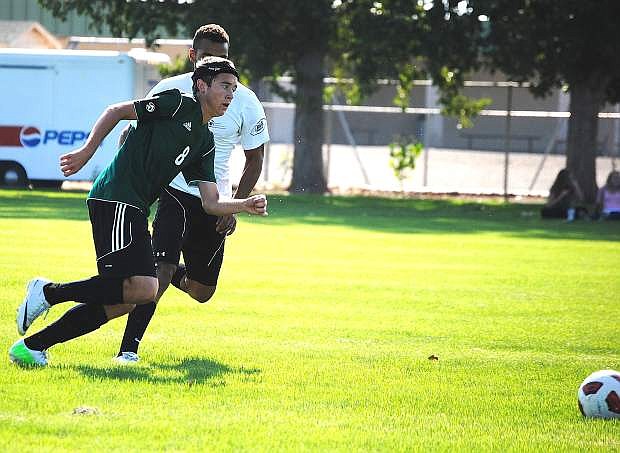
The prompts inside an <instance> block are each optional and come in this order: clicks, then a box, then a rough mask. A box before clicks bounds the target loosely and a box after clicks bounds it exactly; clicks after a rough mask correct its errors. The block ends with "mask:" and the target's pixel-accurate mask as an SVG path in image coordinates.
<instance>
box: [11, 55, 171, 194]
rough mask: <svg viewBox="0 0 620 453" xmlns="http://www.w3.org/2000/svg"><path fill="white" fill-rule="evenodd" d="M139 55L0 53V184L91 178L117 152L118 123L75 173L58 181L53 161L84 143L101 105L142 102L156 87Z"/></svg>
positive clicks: (151, 72) (149, 64)
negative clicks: (133, 100) (0, 87)
mask: <svg viewBox="0 0 620 453" xmlns="http://www.w3.org/2000/svg"><path fill="white" fill-rule="evenodd" d="M151 54H152V53H151ZM139 55H140V57H139V58H134V57H133V56H131V52H130V53H129V54H127V53H120V52H108V51H75V50H39V49H36V50H35V49H0V86H2V88H3V93H4V94H3V96H2V97H3V99H2V103H1V106H0V185H4V186H22V187H23V186H25V185H27V184H28V183H31V184H33V185H34V186H56V187H60V185H61V184H62V182H63V181H65V180H74V181H87V180H91V181H92V180H94V178H95V177H96V176H97V175H98V174H99V173H100V172H101V170H103V168H105V166H106V165H107V164H108V163H109V162H110V160H111V159H112V158H113V156H114V154H115V153H116V151H117V149H118V147H117V141H118V134H119V132H120V130H121V129H122V127H123V124H122V123H121V124H120V125H118V126H117V127H116V128H115V129H114V130H113V131H112V132H111V133H110V135H108V137H107V138H106V139H105V140H104V141H103V143H102V145H101V147H100V149H99V150H97V152H96V153H95V155H94V156H93V158H92V159H91V160H90V162H89V163H88V164H87V165H86V166H85V167H84V168H83V169H82V170H80V171H79V172H77V173H76V174H75V175H72V176H70V177H69V178H65V177H64V176H63V175H62V173H61V171H60V167H59V165H58V163H59V156H60V155H62V154H64V153H66V152H68V151H70V150H72V149H74V148H77V147H79V146H80V145H82V144H83V143H84V140H85V139H86V138H87V137H88V134H89V133H90V130H91V128H92V126H93V124H94V123H95V121H96V120H97V118H98V116H99V115H100V114H101V112H102V111H103V110H104V109H105V107H106V106H108V105H109V104H113V103H115V102H121V101H127V100H130V99H135V98H140V97H144V95H145V93H146V92H147V91H148V89H149V88H150V86H152V85H153V84H154V83H155V82H157V79H158V72H157V68H156V66H155V65H154V64H152V60H153V59H152V60H151V61H149V59H148V58H146V56H147V55H148V53H142V52H140V53H139ZM157 55H159V56H161V55H162V54H157ZM154 60H158V61H159V62H161V61H162V58H161V57H160V58H154ZM149 85H150V86H149Z"/></svg>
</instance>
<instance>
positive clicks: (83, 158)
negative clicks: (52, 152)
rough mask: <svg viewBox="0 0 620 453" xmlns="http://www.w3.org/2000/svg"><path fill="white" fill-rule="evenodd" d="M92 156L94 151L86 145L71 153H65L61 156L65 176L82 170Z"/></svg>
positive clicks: (61, 165)
mask: <svg viewBox="0 0 620 453" xmlns="http://www.w3.org/2000/svg"><path fill="white" fill-rule="evenodd" d="M91 157H92V153H90V152H89V151H88V150H87V149H86V148H85V147H84V146H82V147H81V148H78V149H76V150H74V151H71V152H70V153H67V154H63V155H62V156H60V171H62V174H63V175H65V176H71V175H73V174H75V173H77V172H78V171H80V169H81V168H82V167H83V166H84V165H86V162H88V161H89V159H90V158H91Z"/></svg>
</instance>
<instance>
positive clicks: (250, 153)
mask: <svg viewBox="0 0 620 453" xmlns="http://www.w3.org/2000/svg"><path fill="white" fill-rule="evenodd" d="M264 152H265V146H264V145H260V146H259V147H257V148H253V149H248V150H245V165H244V167H243V174H242V175H241V179H240V180H239V185H238V187H237V191H236V192H235V198H247V197H248V196H249V195H250V193H251V192H252V190H253V189H254V186H255V185H256V182H257V181H258V178H259V176H260V174H261V171H262V170H263V156H264ZM236 226H237V219H236V218H235V216H234V215H230V216H221V217H218V219H217V222H216V224H215V230H216V231H217V232H218V233H220V234H224V233H225V234H227V235H231V234H233V233H234V231H235V228H236Z"/></svg>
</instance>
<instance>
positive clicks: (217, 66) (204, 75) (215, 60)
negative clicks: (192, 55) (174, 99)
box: [192, 57, 239, 96]
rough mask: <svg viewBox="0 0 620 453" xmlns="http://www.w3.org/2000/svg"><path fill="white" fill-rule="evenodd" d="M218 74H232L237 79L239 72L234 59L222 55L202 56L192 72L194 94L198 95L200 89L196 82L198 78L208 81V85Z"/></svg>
mask: <svg viewBox="0 0 620 453" xmlns="http://www.w3.org/2000/svg"><path fill="white" fill-rule="evenodd" d="M218 74H232V75H234V76H235V77H236V78H237V79H238V78H239V73H238V72H237V69H236V68H235V65H234V64H233V62H232V61H230V60H227V59H226V58H221V57H204V58H201V59H200V60H199V61H198V62H197V63H196V68H195V69H194V73H193V74H192V91H193V92H194V96H196V93H197V91H198V85H197V83H196V81H197V80H198V79H200V80H202V81H204V82H206V84H207V85H208V86H211V82H213V79H214V78H215V77H216V76H217V75H218Z"/></svg>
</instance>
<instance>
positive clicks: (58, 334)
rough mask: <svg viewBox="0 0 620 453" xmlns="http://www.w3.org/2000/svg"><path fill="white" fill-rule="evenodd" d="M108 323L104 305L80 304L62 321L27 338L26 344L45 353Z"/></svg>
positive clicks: (66, 314) (68, 312) (62, 318)
mask: <svg viewBox="0 0 620 453" xmlns="http://www.w3.org/2000/svg"><path fill="white" fill-rule="evenodd" d="M106 322H108V317H107V316H106V314H105V310H104V308H103V305H87V304H80V305H77V306H75V307H73V308H71V309H70V310H68V311H67V312H66V313H65V314H64V315H63V316H62V317H61V318H60V319H58V320H57V321H56V322H54V323H53V324H50V325H49V326H47V327H46V328H45V329H43V330H42V331H40V332H37V333H35V334H34V335H32V336H30V337H28V338H25V339H24V344H25V345H26V346H27V347H28V348H30V349H34V350H35V351H43V350H44V349H48V348H49V347H51V346H54V345H55V344H58V343H64V342H65V341H69V340H72V339H73V338H77V337H80V336H82V335H84V334H87V333H89V332H92V331H94V330H97V329H98V328H99V327H101V326H102V325H104V324H105V323H106Z"/></svg>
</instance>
